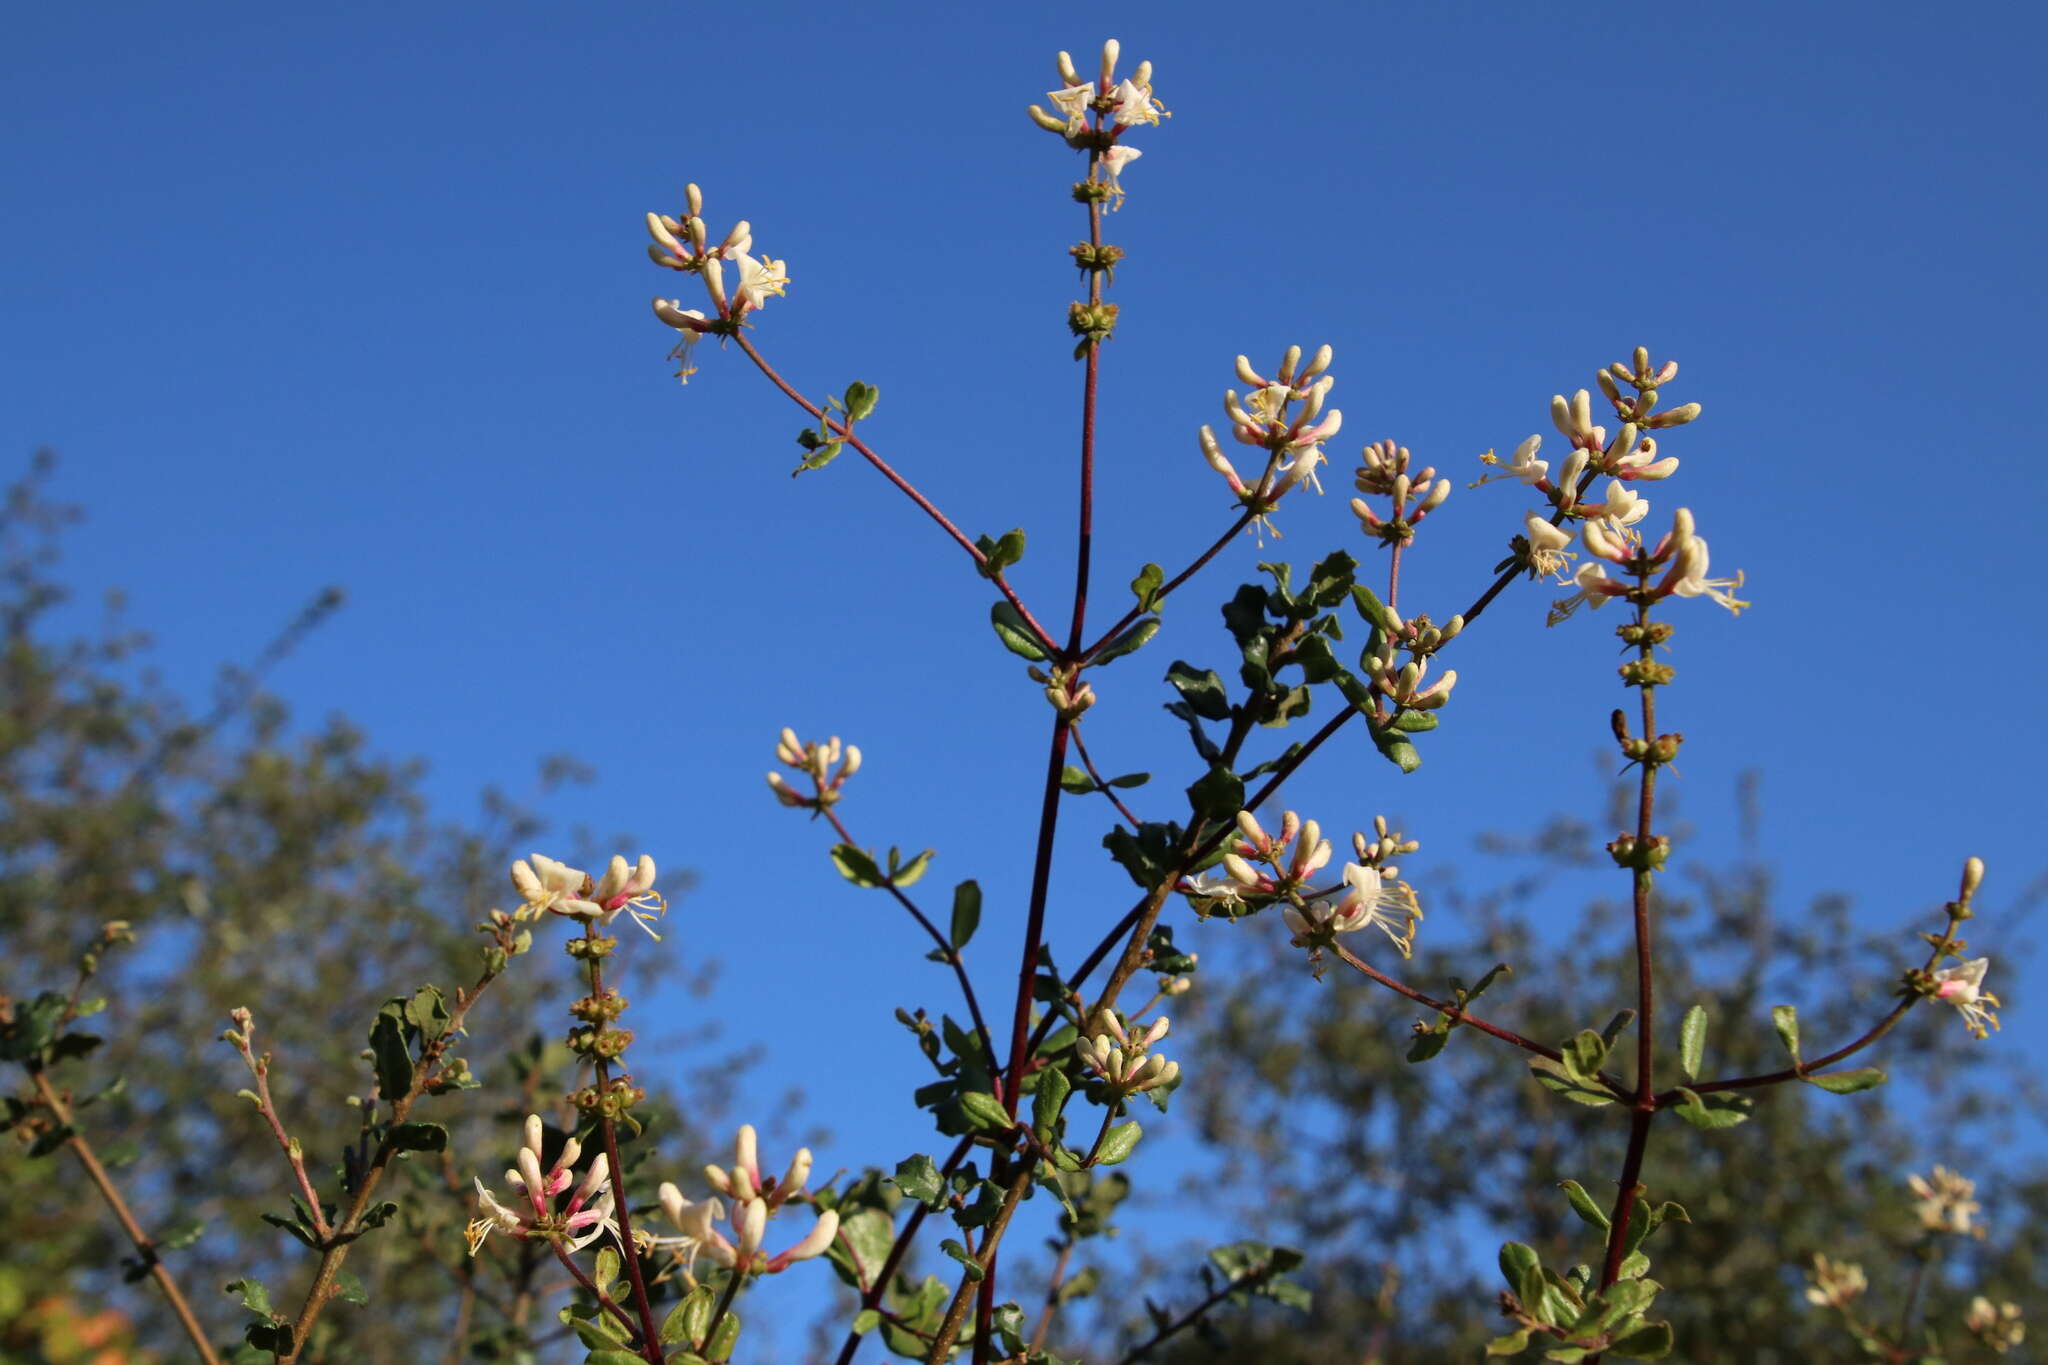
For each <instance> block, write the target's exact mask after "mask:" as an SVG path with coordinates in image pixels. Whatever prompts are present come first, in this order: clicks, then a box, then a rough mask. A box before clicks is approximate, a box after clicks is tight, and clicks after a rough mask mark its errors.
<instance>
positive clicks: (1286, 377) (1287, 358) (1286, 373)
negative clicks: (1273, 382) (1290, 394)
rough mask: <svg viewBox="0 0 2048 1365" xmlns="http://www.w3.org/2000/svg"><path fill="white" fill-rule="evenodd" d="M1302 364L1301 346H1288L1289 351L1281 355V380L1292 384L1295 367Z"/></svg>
mask: <svg viewBox="0 0 2048 1365" xmlns="http://www.w3.org/2000/svg"><path fill="white" fill-rule="evenodd" d="M1300 364H1301V347H1299V346H1289V347H1288V348H1287V353H1286V354H1285V355H1283V356H1281V357H1280V382H1281V383H1283V384H1292V383H1293V382H1294V372H1295V369H1296V368H1297V367H1299V366H1300Z"/></svg>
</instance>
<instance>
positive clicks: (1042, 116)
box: [1024, 104, 1067, 134]
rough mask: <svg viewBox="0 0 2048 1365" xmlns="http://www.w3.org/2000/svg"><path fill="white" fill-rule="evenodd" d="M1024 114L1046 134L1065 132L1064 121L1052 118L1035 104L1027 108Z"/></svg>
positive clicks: (1065, 124) (1065, 123) (1065, 125)
mask: <svg viewBox="0 0 2048 1365" xmlns="http://www.w3.org/2000/svg"><path fill="white" fill-rule="evenodd" d="M1024 112H1025V113H1027V114H1029V115H1030V116H1031V121H1032V122H1033V123H1035V124H1037V125H1038V126H1039V127H1041V128H1043V129H1045V131H1047V132H1048V133H1062V134H1063V133H1065V132H1066V131H1067V121H1066V120H1065V119H1059V118H1054V117H1053V116H1052V115H1051V114H1048V113H1046V112H1045V110H1043V109H1041V108H1039V107H1038V106H1037V105H1035V104H1033V105H1030V106H1028V107H1027V108H1026V109H1025V110H1024Z"/></svg>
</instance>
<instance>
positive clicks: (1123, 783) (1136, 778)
mask: <svg viewBox="0 0 2048 1365" xmlns="http://www.w3.org/2000/svg"><path fill="white" fill-rule="evenodd" d="M1151 780H1152V774H1150V773H1125V774H1123V775H1122V776H1121V777H1112V778H1110V779H1109V780H1108V781H1106V782H1104V783H1103V784H1102V785H1103V786H1105V787H1115V788H1117V789H1118V790H1120V791H1122V790H1128V789H1130V788H1132V787H1142V786H1144V785H1145V784H1146V783H1147V782H1150V781H1151Z"/></svg>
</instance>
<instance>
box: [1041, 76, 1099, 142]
mask: <svg viewBox="0 0 2048 1365" xmlns="http://www.w3.org/2000/svg"><path fill="white" fill-rule="evenodd" d="M1045 97H1046V98H1047V99H1049V100H1051V101H1052V107H1053V108H1055V109H1057V110H1059V111H1060V114H1061V116H1062V117H1063V118H1064V119H1065V120H1066V123H1065V126H1064V131H1065V133H1066V135H1067V136H1068V137H1070V138H1071V137H1073V136H1074V135H1075V134H1077V133H1081V132H1084V131H1086V130H1087V127H1088V106H1089V105H1091V104H1093V103H1094V102H1095V87H1094V86H1093V85H1092V84H1089V83H1087V82H1077V83H1075V84H1073V85H1070V86H1068V87H1066V88H1065V89H1064V90H1048V91H1047V92H1046V94H1045Z"/></svg>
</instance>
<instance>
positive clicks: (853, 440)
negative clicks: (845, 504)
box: [733, 334, 1059, 654]
mask: <svg viewBox="0 0 2048 1365" xmlns="http://www.w3.org/2000/svg"><path fill="white" fill-rule="evenodd" d="M733 340H734V341H736V342H738V343H739V348H740V350H741V351H743V352H745V353H746V357H747V359H749V360H751V361H753V362H754V364H755V366H756V367H758V368H759V369H760V371H761V373H762V374H764V375H766V376H767V377H768V382H769V383H771V384H773V385H774V386H775V387H776V388H778V389H781V390H782V392H783V393H784V394H786V395H788V397H789V399H790V401H791V402H793V403H795V404H796V405H797V406H798V407H800V408H802V409H803V410H804V411H805V412H807V413H809V414H810V415H811V416H813V417H815V418H817V419H818V420H819V421H820V422H823V423H824V424H825V425H826V426H827V427H829V428H830V429H831V430H832V432H833V433H834V434H835V435H837V436H838V437H839V438H840V439H841V440H843V441H845V442H846V443H847V444H848V445H850V446H852V447H853V448H854V449H855V450H857V451H859V452H860V454H861V457H862V458H863V459H865V460H866V461H867V462H868V463H869V464H871V465H873V466H874V467H875V469H876V470H877V471H879V472H880V473H881V475H882V477H883V478H885V479H887V480H888V481H889V482H890V483H893V484H895V485H896V487H897V488H898V489H900V490H901V491H902V492H903V494H904V496H905V497H907V498H909V499H910V500H911V501H912V502H914V503H916V504H917V505H918V507H920V508H921V509H923V511H924V514H925V515H926V516H928V517H930V518H931V519H932V520H933V521H935V522H937V523H938V524H939V529H941V530H943V531H944V532H945V533H946V534H947V535H949V536H951V537H952V538H953V539H954V541H955V542H957V543H958V544H959V546H960V548H961V549H963V550H965V551H967V553H968V556H969V557H970V558H972V559H973V560H974V564H975V567H976V568H979V569H986V568H987V566H988V556H987V555H985V554H983V553H982V552H981V547H980V546H978V545H976V544H975V543H974V542H973V541H971V540H969V539H968V538H967V537H966V535H965V534H964V533H963V532H962V531H961V530H960V528H959V527H957V526H955V525H954V524H953V523H952V522H951V521H950V520H948V519H947V517H946V514H945V513H943V512H941V511H940V510H939V509H938V508H936V507H934V506H933V505H932V503H931V500H930V499H929V498H927V497H925V495H924V494H922V493H920V492H918V491H917V489H916V487H915V486H914V485H912V483H911V482H910V481H909V480H908V479H906V478H904V477H903V476H902V475H901V474H898V473H897V472H896V471H895V470H894V469H891V468H890V467H889V463H888V461H886V460H884V459H883V458H882V457H881V456H879V455H877V454H875V452H874V451H872V450H870V449H868V446H867V443H866V442H864V441H862V440H861V439H860V438H859V437H858V436H856V435H854V434H853V430H852V428H850V427H848V426H846V425H845V424H844V423H843V422H840V421H837V420H835V419H833V418H831V417H827V416H826V415H825V412H824V409H822V408H820V407H819V406H818V405H817V404H816V403H813V402H812V401H811V400H810V399H808V398H806V397H804V396H803V395H802V394H800V393H798V392H797V391H796V390H795V389H794V388H791V387H790V384H789V381H788V380H786V379H784V378H783V377H782V376H781V375H780V374H777V373H776V372H775V367H774V366H772V365H770V364H769V363H768V361H767V360H766V359H765V358H764V357H763V356H762V355H761V353H760V352H759V351H757V350H755V349H754V344H753V343H752V342H750V341H748V340H747V338H746V337H745V335H744V334H735V335H734V336H733ZM990 581H991V582H993V583H994V584H995V585H996V588H997V590H998V591H1000V592H1001V593H1002V594H1003V597H1004V599H1005V600H1007V601H1008V602H1009V604H1010V605H1011V606H1013V607H1015V608H1016V609H1017V614H1018V615H1019V616H1020V617H1022V618H1023V619H1024V623H1025V624H1026V625H1027V626H1029V627H1031V632H1032V634H1034V635H1036V636H1037V637H1038V642H1039V643H1040V644H1041V645H1043V646H1045V648H1046V649H1047V650H1049V651H1050V652H1052V653H1055V654H1057V653H1058V652H1059V646H1058V645H1057V644H1055V643H1054V642H1053V638H1052V635H1051V634H1050V633H1049V632H1048V631H1047V630H1046V628H1045V627H1044V626H1042V625H1040V624H1039V623H1038V618H1037V617H1035V616H1033V615H1032V614H1031V609H1030V608H1029V607H1027V606H1025V605H1024V602H1023V599H1022V598H1020V597H1018V596H1017V592H1016V589H1014V588H1012V587H1011V586H1010V584H1009V581H1008V580H1007V579H1005V578H1004V577H1003V575H1002V574H1001V573H1000V572H998V573H996V574H994V575H992V577H991V579H990Z"/></svg>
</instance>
